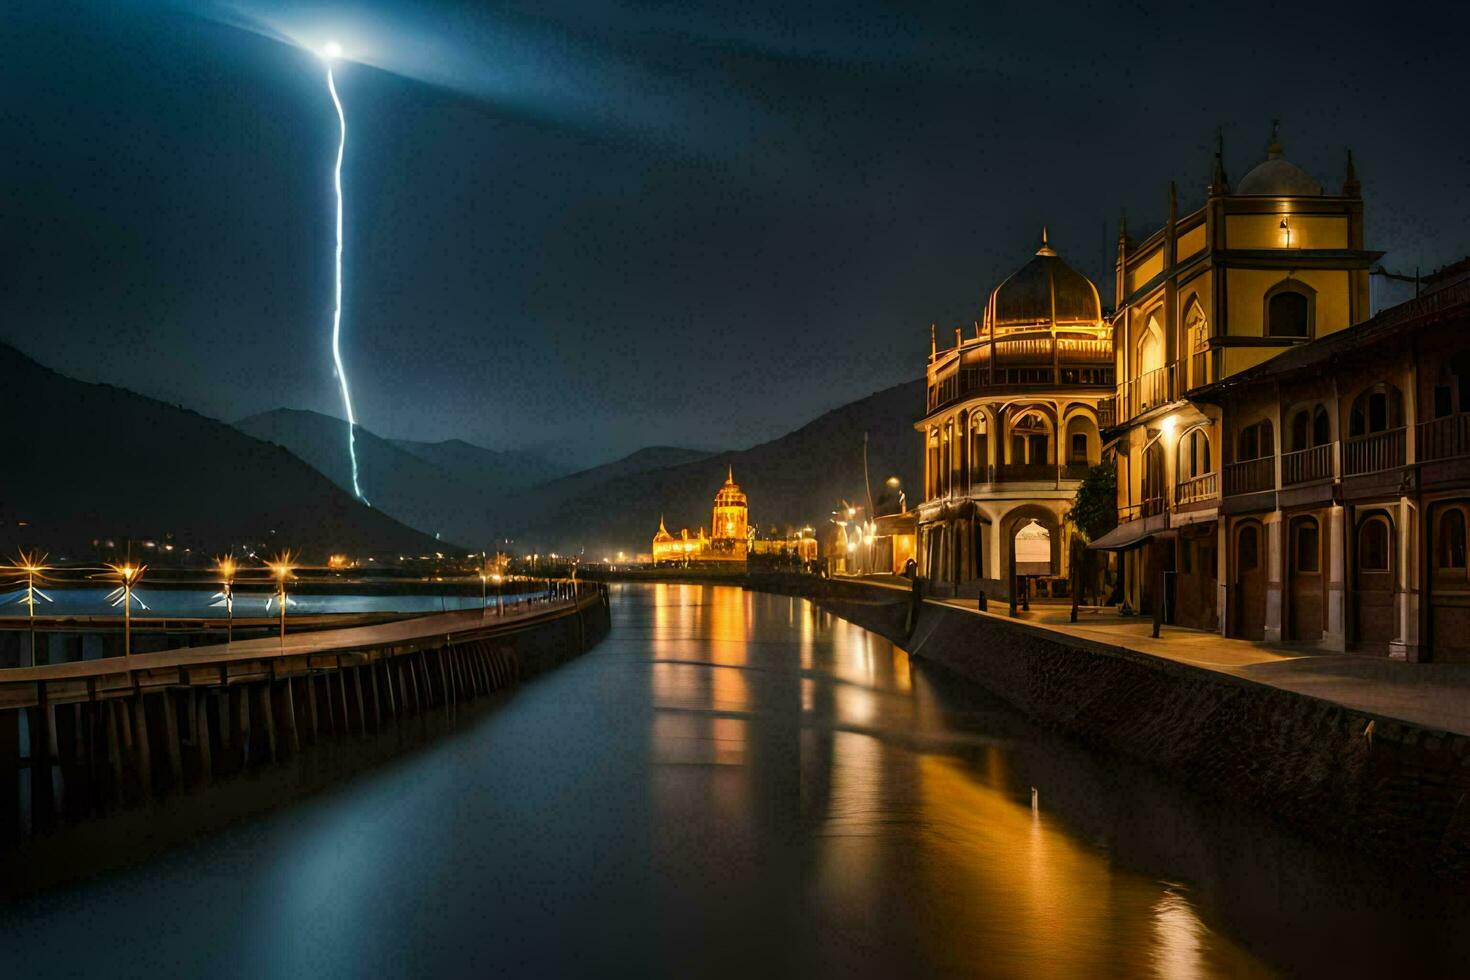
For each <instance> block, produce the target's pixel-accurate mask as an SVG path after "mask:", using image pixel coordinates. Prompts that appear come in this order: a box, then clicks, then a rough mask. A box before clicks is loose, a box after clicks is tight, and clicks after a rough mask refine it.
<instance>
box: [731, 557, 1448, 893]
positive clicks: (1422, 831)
mask: <svg viewBox="0 0 1470 980" xmlns="http://www.w3.org/2000/svg"><path fill="white" fill-rule="evenodd" d="M748 586H749V587H750V588H752V589H756V590H759V591H766V592H775V593H779V594H787V595H799V596H802V597H805V598H808V599H811V600H813V601H815V602H817V603H818V604H819V605H821V606H823V607H824V608H827V609H829V610H830V611H832V612H834V613H836V614H837V615H839V616H841V617H843V618H844V619H847V620H849V621H850V622H853V623H855V624H857V625H859V626H862V627H864V628H865V629H869V630H872V631H873V632H876V633H879V634H881V635H882V636H884V637H885V638H887V639H889V640H891V641H892V642H894V643H896V644H899V645H901V646H903V647H904V648H905V649H906V650H908V651H909V653H910V654H911V655H912V656H915V657H920V658H927V659H930V660H933V661H935V662H938V663H942V664H944V665H945V666H947V667H949V668H951V669H953V670H955V671H957V672H959V673H960V674H962V675H964V676H966V677H969V678H972V679H973V680H975V681H977V682H979V683H980V684H982V685H984V686H985V687H987V688H988V689H990V690H991V691H993V692H994V693H996V694H998V695H999V696H1000V697H1002V698H1003V699H1005V700H1006V701H1007V702H1009V703H1011V704H1012V705H1014V706H1015V707H1017V708H1019V709H1020V710H1022V711H1023V712H1025V713H1026V714H1027V715H1028V716H1030V717H1031V718H1033V719H1035V720H1037V721H1039V722H1041V723H1043V724H1045V725H1047V726H1049V727H1051V728H1053V729H1056V730H1059V731H1063V732H1065V733H1067V734H1069V735H1071V736H1073V737H1076V738H1079V739H1081V740H1083V741H1085V742H1088V743H1090V744H1095V745H1099V746H1103V747H1105V748H1107V749H1109V750H1111V751H1117V752H1121V753H1123V754H1124V755H1127V756H1129V757H1132V758H1135V759H1139V760H1141V761H1143V762H1145V763H1147V764H1149V765H1151V766H1153V767H1155V768H1158V769H1161V770H1164V771H1166V772H1168V773H1169V774H1170V775H1171V776H1173V777H1174V778H1177V779H1179V780H1181V781H1182V782H1183V783H1184V784H1186V785H1188V786H1189V787H1190V788H1191V789H1193V790H1195V791H1197V792H1200V793H1202V794H1204V795H1206V796H1209V797H1213V798H1228V799H1231V800H1234V801H1236V802H1240V803H1245V804H1247V805H1248V806H1250V807H1251V808H1253V809H1257V810H1259V811H1261V812H1264V813H1268V814H1271V815H1272V816H1274V817H1276V818H1278V819H1280V820H1282V821H1284V822H1285V823H1286V824H1288V825H1289V826H1291V827H1292V828H1293V829H1295V830H1297V831H1299V832H1301V833H1303V834H1305V835H1307V836H1309V837H1313V838H1316V839H1318V840H1322V841H1324V842H1325V843H1329V844H1331V845H1332V846H1335V847H1342V848H1347V849H1353V850H1358V851H1362V852H1368V853H1371V854H1373V855H1374V856H1375V858H1377V859H1380V860H1385V861H1400V862H1407V863H1410V864H1412V865H1414V866H1416V867H1419V868H1423V869H1426V870H1428V871H1431V872H1433V873H1436V874H1459V873H1463V872H1465V871H1466V870H1470V803H1467V802H1466V801H1467V799H1470V737H1467V736H1466V735H1464V734H1460V733H1458V732H1454V731H1448V730H1445V729H1444V728H1442V727H1435V726H1433V725H1429V724H1422V723H1416V722H1413V721H1409V720H1405V719H1403V718H1399V717H1394V716H1392V715H1389V714H1384V713H1382V712H1379V711H1373V710H1364V709H1362V708H1358V707H1353V706H1351V705H1348V704H1344V703H1341V702H1339V701H1333V700H1329V699H1326V698H1323V697H1318V696H1315V695H1313V694H1308V693H1304V692H1303V691H1300V690H1292V689H1290V688H1289V687H1287V686H1282V685H1278V684H1274V683H1271V682H1269V681H1258V680H1254V679H1251V678H1248V677H1245V676H1241V674H1240V673H1239V672H1238V671H1237V670H1236V669H1235V668H1236V666H1237V665H1233V664H1229V663H1226V664H1224V665H1222V666H1220V667H1211V666H1206V665H1204V664H1202V663H1198V662H1187V661H1186V660H1183V659H1176V658H1171V657H1168V656H1161V655H1159V654H1158V653H1150V652H1144V651H1141V650H1137V649H1132V648H1131V647H1130V645H1128V644H1127V643H1126V642H1116V641H1109V640H1107V639H1099V638H1097V637H1094V636H1085V635H1080V631H1074V632H1067V631H1066V630H1064V629H1061V628H1058V627H1056V626H1055V625H1053V624H1047V623H1044V622H1037V621H1025V620H1013V619H1011V618H1009V617H1008V616H1005V615H1002V614H995V613H986V612H980V611H979V610H978V609H974V608H964V607H961V606H960V605H958V604H957V603H954V602H948V601H942V600H936V599H922V600H919V601H915V600H914V598H913V597H912V596H911V594H910V593H908V592H907V591H905V590H903V589H900V588H895V587H892V586H887V585H882V584H877V583H867V582H860V581H853V580H843V579H820V578H815V577H811V576H797V575H764V576H751V578H750V581H749V583H748ZM1223 642H1226V643H1228V642H1232V641H1223ZM1394 666H1396V667H1414V666H1417V665H1403V664H1396V665H1394Z"/></svg>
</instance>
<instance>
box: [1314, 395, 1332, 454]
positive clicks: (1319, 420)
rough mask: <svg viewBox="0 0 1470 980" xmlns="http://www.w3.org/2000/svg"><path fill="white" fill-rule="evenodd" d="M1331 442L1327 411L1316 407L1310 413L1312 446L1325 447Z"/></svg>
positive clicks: (1330, 424)
mask: <svg viewBox="0 0 1470 980" xmlns="http://www.w3.org/2000/svg"><path fill="white" fill-rule="evenodd" d="M1331 441H1332V422H1331V420H1330V419H1329V418H1328V417H1327V409H1325V408H1323V407H1322V406H1321V405H1318V406H1317V408H1316V409H1315V410H1314V411H1313V412H1312V445H1314V446H1325V445H1327V444H1328V443H1329V442H1331Z"/></svg>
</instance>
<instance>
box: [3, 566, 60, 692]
mask: <svg viewBox="0 0 1470 980" xmlns="http://www.w3.org/2000/svg"><path fill="white" fill-rule="evenodd" d="M10 567H12V568H14V569H15V570H16V571H19V572H24V573H25V576H26V591H25V595H23V596H21V597H20V601H21V602H22V603H24V604H25V607H26V619H27V620H28V621H29V623H30V630H31V666H32V667H34V666H36V597H37V596H39V597H40V598H42V599H44V600H46V601H47V602H50V601H51V597H50V596H49V595H47V594H46V593H44V592H42V591H41V590H40V589H38V588H36V579H38V578H40V577H41V575H42V574H43V573H44V572H45V571H46V568H47V566H46V556H45V555H41V556H40V557H39V558H38V557H36V555H35V554H34V553H28V552H24V551H22V552H21V553H20V556H19V557H18V558H17V559H16V560H15V561H14V562H12V563H11V566H10Z"/></svg>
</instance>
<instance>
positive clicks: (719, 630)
mask: <svg viewBox="0 0 1470 980" xmlns="http://www.w3.org/2000/svg"><path fill="white" fill-rule="evenodd" d="M654 598H655V603H654V616H653V620H654V627H655V629H654V632H655V638H654V643H653V653H654V658H655V661H656V662H655V663H654V664H653V665H652V670H653V678H652V692H653V696H654V702H655V704H654V720H653V725H652V731H651V743H652V744H651V748H652V761H653V762H654V763H655V765H656V767H658V769H659V772H660V773H661V774H660V775H657V776H656V783H655V796H656V798H657V799H658V802H659V807H658V810H659V813H660V819H661V820H664V821H667V822H668V823H669V824H670V828H671V829H672V827H673V826H675V825H677V826H678V827H679V830H680V832H683V833H687V832H688V828H689V827H690V826H691V825H697V824H698V821H699V820H710V821H712V822H713V823H714V824H715V825H717V826H718V830H717V831H715V832H713V833H715V835H716V836H717V837H718V840H715V839H711V840H710V841H709V843H708V847H709V849H710V851H711V855H712V856H711V858H710V859H711V860H714V861H718V862H720V867H724V868H728V867H730V866H731V862H732V861H733V863H734V865H735V866H738V865H739V863H740V861H742V860H747V859H748V854H745V853H742V854H740V855H739V856H733V857H732V854H729V853H723V852H722V850H721V849H722V848H723V849H725V850H727V851H734V850H737V849H738V848H740V847H745V848H751V849H755V850H753V851H751V852H750V853H758V852H759V851H760V848H761V847H762V846H763V845H762V844H760V843H759V841H760V840H761V835H762V834H763V833H768V832H770V831H771V830H772V825H771V822H770V821H771V820H772V814H773V813H780V812H782V809H783V808H782V807H781V806H780V805H779V804H780V797H779V794H780V793H781V792H785V791H786V788H785V783H783V782H782V780H783V779H784V778H785V777H784V776H782V775H780V774H779V771H780V770H785V771H787V772H799V785H797V786H794V787H792V788H791V790H792V791H793V792H795V793H796V794H797V795H798V796H799V797H800V811H801V812H802V813H803V814H804V816H803V828H804V829H803V828H796V827H788V826H785V825H781V824H777V825H775V828H774V829H775V830H776V831H777V832H778V833H779V834H780V835H782V836H786V835H793V836H795V837H796V838H797V839H798V840H799V841H800V842H801V845H800V846H801V848H802V849H803V850H805V851H807V852H808V856H807V857H806V858H805V859H802V860H799V861H797V862H796V864H795V865H794V867H793V869H792V871H793V873H797V872H799V873H800V875H801V877H802V879H804V884H803V885H802V886H801V887H800V889H799V894H801V895H802V896H803V902H804V908H805V912H804V914H805V915H807V916H809V917H810V919H811V923H812V928H813V929H815V930H826V931H828V932H831V933H835V934H838V935H843V936H848V937H852V938H853V940H854V941H856V942H859V947H860V946H861V941H860V940H858V939H857V937H865V936H866V937H874V936H881V937H883V941H884V942H886V943H890V944H893V945H894V946H895V947H896V948H902V949H909V948H912V950H914V965H915V967H916V972H925V973H927V972H932V971H938V972H949V971H953V972H955V973H957V974H975V973H979V974H983V975H987V976H1017V977H1022V976H1026V977H1029V976H1039V975H1045V976H1076V977H1101V976H1129V977H1133V976H1159V977H1195V976H1219V975H1228V976H1240V975H1257V974H1260V975H1265V974H1267V973H1268V971H1267V970H1266V969H1265V968H1264V967H1263V966H1262V964H1260V963H1259V962H1258V961H1256V960H1255V959H1254V958H1252V957H1251V955H1250V954H1249V953H1247V952H1245V951H1244V950H1243V949H1241V948H1240V947H1238V946H1236V945H1235V944H1233V943H1232V942H1230V941H1229V940H1228V939H1226V938H1224V937H1223V936H1221V935H1218V934H1216V933H1214V932H1212V931H1211V930H1210V929H1208V928H1207V927H1206V926H1205V925H1204V924H1203V922H1202V921H1201V920H1200V917H1199V915H1198V913H1197V911H1196V909H1195V907H1194V905H1193V904H1192V902H1191V900H1190V894H1189V889H1188V888H1187V887H1185V886H1182V885H1176V884H1171V883H1167V882H1161V881H1158V880H1157V879H1155V878H1153V877H1150V876H1149V875H1146V874H1142V873H1138V872H1134V871H1131V870H1128V869H1126V868H1122V867H1119V866H1117V865H1116V864H1115V863H1114V861H1113V860H1112V858H1111V857H1110V855H1109V853H1108V852H1107V851H1106V850H1105V849H1103V848H1101V847H1099V846H1097V845H1095V844H1092V843H1084V842H1083V841H1080V840H1079V839H1077V838H1076V837H1074V836H1073V835H1072V833H1071V832H1069V829H1068V828H1067V826H1066V825H1065V824H1064V823H1062V822H1059V820H1058V819H1057V818H1056V817H1054V816H1053V815H1051V813H1050V812H1049V811H1048V809H1047V803H1048V799H1049V796H1048V793H1047V788H1046V787H1045V786H1041V787H1039V788H1038V790H1039V792H1038V795H1037V797H1036V801H1035V803H1033V798H1032V788H1031V787H1030V785H1028V784H1025V783H1021V784H1020V785H1018V782H1019V780H1021V779H1024V778H1025V777H1024V776H1019V775H1018V774H1017V772H1016V771H1015V770H1016V767H1015V764H1014V762H1013V759H1012V748H1011V747H1010V746H1009V745H1008V744H1007V743H1005V742H1004V741H1000V740H997V739H996V738H995V736H993V735H991V734H989V733H986V732H979V731H974V730H968V731H967V730H957V729H955V728H954V727H953V725H954V723H953V720H952V712H951V711H950V710H949V709H948V708H947V707H946V698H945V697H944V696H943V694H944V693H945V692H943V691H940V690H937V689H936V688H935V686H934V685H935V683H936V682H935V681H934V680H933V679H932V678H929V677H921V678H920V682H919V683H915V681H914V679H913V678H912V677H911V673H910V664H909V659H908V656H907V654H906V653H904V652H903V651H902V650H901V649H898V648H896V647H894V646H893V645H892V644H889V643H888V642H887V641H885V640H883V639H882V638H881V637H878V636H876V635H874V634H871V633H868V632H867V631H865V630H862V629H860V628H858V627H856V626H853V625H851V624H849V623H847V622H845V621H843V620H840V619H834V618H829V617H826V616H825V615H823V614H819V613H817V612H815V611H814V610H813V609H812V608H811V607H810V606H809V605H808V604H807V603H805V602H793V601H792V600H789V599H774V598H772V597H763V596H753V595H751V594H749V593H745V592H743V591H741V590H739V589H734V588H725V587H705V586H659V587H656V590H655V593H654ZM665 604H671V605H673V606H674V607H675V608H660V607H662V606H664V605H665ZM793 641H794V642H793ZM792 713H795V714H796V715H797V716H798V718H799V724H796V725H793V724H792V722H793V720H794V719H793V718H792V717H791V715H792ZM772 767H775V769H776V770H777V772H774V773H773V772H772V771H771V770H772ZM1033 778H1034V777H1033ZM808 804H810V806H809V805H808ZM736 842H741V843H736ZM722 853H723V856H719V855H721V854H722ZM721 873H722V874H724V873H728V871H726V872H721ZM852 965H854V966H857V967H859V968H861V967H862V965H863V963H862V958H861V957H858V959H856V960H854V962H853V964H852ZM867 966H868V967H869V968H871V967H872V964H871V963H869V964H867ZM920 966H922V967H923V968H922V969H917V968H918V967H920Z"/></svg>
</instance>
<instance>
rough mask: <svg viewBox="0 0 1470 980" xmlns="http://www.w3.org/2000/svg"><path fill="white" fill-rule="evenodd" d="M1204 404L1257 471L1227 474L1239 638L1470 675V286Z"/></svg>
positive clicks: (1391, 314)
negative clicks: (1469, 536) (1453, 665)
mask: <svg viewBox="0 0 1470 980" xmlns="http://www.w3.org/2000/svg"><path fill="white" fill-rule="evenodd" d="M1436 287H1438V288H1436ZM1194 397H1195V398H1196V399H1197V400H1198V401H1200V402H1202V403H1204V404H1208V405H1211V406H1212V407H1214V408H1215V409H1216V410H1217V411H1218V412H1219V413H1220V414H1221V417H1222V419H1223V433H1224V442H1225V446H1226V448H1227V451H1229V450H1230V449H1231V447H1232V446H1233V447H1235V448H1234V451H1233V452H1234V455H1235V456H1237V457H1249V458H1244V459H1240V460H1239V461H1237V462H1229V463H1226V464H1225V466H1226V469H1225V476H1226V480H1225V482H1224V486H1223V490H1222V493H1223V497H1222V501H1221V518H1220V535H1219V536H1220V540H1221V545H1222V552H1223V554H1222V557H1223V561H1222V562H1221V579H1222V581H1224V582H1225V588H1224V589H1223V590H1222V591H1223V592H1224V610H1225V615H1224V616H1223V617H1222V619H1223V622H1222V629H1223V631H1224V632H1225V633H1226V634H1227V635H1230V636H1237V637H1242V638H1245V639H1253V640H1270V641H1280V642H1287V643H1297V644H1303V645H1308V646H1314V647H1319V648H1322V649H1327V650H1352V651H1358V652H1362V653H1368V654H1377V655H1384V654H1386V655H1388V656H1391V657H1394V658H1396V659H1405V660H1415V661H1417V660H1429V659H1433V660H1441V661H1459V662H1470V579H1467V564H1466V557H1465V556H1466V528H1467V522H1470V272H1466V271H1462V273H1461V275H1460V277H1459V281H1457V282H1447V283H1443V284H1437V283H1431V288H1430V290H1429V291H1427V292H1426V293H1425V294H1424V295H1423V296H1422V297H1420V298H1418V299H1415V300H1413V301H1410V302H1408V303H1404V304H1401V305H1399V306H1396V307H1393V308H1391V309H1389V310H1385V311H1384V312H1382V313H1380V314H1379V315H1377V316H1375V317H1373V318H1371V319H1369V320H1367V321H1365V322H1363V323H1360V324H1358V325H1356V326H1354V327H1352V328H1350V329H1348V330H1344V331H1340V332H1338V333H1335V334H1333V335H1332V336H1330V337H1327V338H1325V339H1322V340H1318V341H1314V342H1313V343H1311V344H1307V345H1304V346H1302V347H1299V348H1296V349H1294V350H1291V351H1288V352H1287V353H1285V354H1282V355H1281V356H1280V357H1278V358H1275V359H1273V360H1271V361H1268V362H1266V363H1264V364H1261V365H1258V366H1257V367H1254V368H1250V369H1247V370H1245V371H1242V372H1239V373H1237V374H1234V375H1232V376H1230V377H1228V378H1225V379H1222V380H1221V381H1219V382H1216V383H1214V384H1211V385H1208V386H1206V387H1205V388H1203V389H1201V390H1199V391H1197V392H1195V393H1194ZM1242 443H1246V445H1244V446H1242ZM1233 467H1239V468H1241V470H1240V472H1238V473H1236V474H1235V475H1233V476H1232V475H1231V473H1232V468H1233ZM1180 555H1181V558H1185V560H1187V557H1186V556H1185V555H1184V553H1183V552H1181V553H1180Z"/></svg>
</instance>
